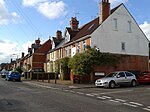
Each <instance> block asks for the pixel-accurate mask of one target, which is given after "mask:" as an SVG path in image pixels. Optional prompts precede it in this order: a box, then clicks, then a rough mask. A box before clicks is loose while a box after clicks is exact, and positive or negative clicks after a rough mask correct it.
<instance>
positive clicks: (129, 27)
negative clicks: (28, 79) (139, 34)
mask: <svg viewBox="0 0 150 112" xmlns="http://www.w3.org/2000/svg"><path fill="white" fill-rule="evenodd" d="M128 32H129V33H131V32H132V29H131V21H128Z"/></svg>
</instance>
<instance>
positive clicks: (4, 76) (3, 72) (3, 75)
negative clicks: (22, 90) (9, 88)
mask: <svg viewBox="0 0 150 112" xmlns="http://www.w3.org/2000/svg"><path fill="white" fill-rule="evenodd" d="M8 73H9V72H8V71H2V72H1V78H6V75H7V74H8Z"/></svg>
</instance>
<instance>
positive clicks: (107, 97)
mask: <svg viewBox="0 0 150 112" xmlns="http://www.w3.org/2000/svg"><path fill="white" fill-rule="evenodd" d="M102 97H104V98H106V99H111V97H109V96H102Z"/></svg>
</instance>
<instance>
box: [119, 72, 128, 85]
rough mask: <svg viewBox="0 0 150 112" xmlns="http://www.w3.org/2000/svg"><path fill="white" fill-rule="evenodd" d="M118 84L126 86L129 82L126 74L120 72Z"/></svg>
mask: <svg viewBox="0 0 150 112" xmlns="http://www.w3.org/2000/svg"><path fill="white" fill-rule="evenodd" d="M116 82H117V84H119V85H124V84H125V83H126V82H127V81H126V76H125V73H124V72H119V73H118V75H117V80H116Z"/></svg>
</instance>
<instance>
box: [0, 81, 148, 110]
mask: <svg viewBox="0 0 150 112" xmlns="http://www.w3.org/2000/svg"><path fill="white" fill-rule="evenodd" d="M149 111H150V86H149V85H147V86H143V87H142V86H140V87H135V88H131V87H124V88H116V89H104V88H80V89H62V88H55V87H51V86H40V84H37V85H34V84H32V83H26V82H11V81H9V82H8V81H5V80H4V79H1V78H0V112H149Z"/></svg>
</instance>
